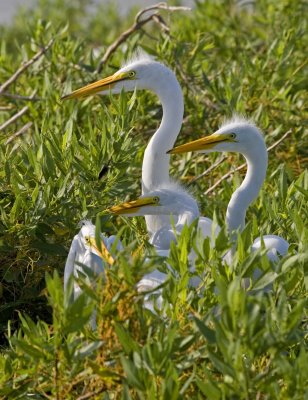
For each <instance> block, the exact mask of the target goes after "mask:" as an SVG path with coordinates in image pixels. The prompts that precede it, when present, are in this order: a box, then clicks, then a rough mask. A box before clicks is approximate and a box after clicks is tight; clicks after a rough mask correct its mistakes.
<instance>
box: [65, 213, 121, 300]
mask: <svg viewBox="0 0 308 400" xmlns="http://www.w3.org/2000/svg"><path fill="white" fill-rule="evenodd" d="M82 225H83V226H82V227H81V229H80V231H79V232H78V234H77V235H75V237H74V239H73V241H72V244H71V247H70V250H69V253H68V257H67V259H66V264H65V268H64V290H67V285H68V280H69V278H70V276H71V275H74V276H75V277H76V278H77V277H78V273H80V272H83V266H86V267H88V268H90V269H91V270H92V271H93V273H94V274H95V275H101V274H104V269H105V267H106V265H107V264H109V265H112V264H113V262H114V257H113V255H112V254H111V253H110V249H111V247H112V245H113V243H114V241H115V240H118V239H117V237H116V236H110V237H109V238H107V237H105V236H103V235H102V234H101V235H100V239H101V243H100V247H101V248H100V249H99V248H98V246H97V244H96V240H95V225H93V224H92V223H91V222H90V221H83V222H82ZM116 248H117V250H121V249H122V248H123V247H122V244H121V243H120V241H118V242H117V245H116ZM79 294H80V287H79V286H78V285H77V283H74V298H75V299H76V298H77V297H78V295H79Z"/></svg>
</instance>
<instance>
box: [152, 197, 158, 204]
mask: <svg viewBox="0 0 308 400" xmlns="http://www.w3.org/2000/svg"><path fill="white" fill-rule="evenodd" d="M153 203H155V204H159V197H158V196H154V197H153Z"/></svg>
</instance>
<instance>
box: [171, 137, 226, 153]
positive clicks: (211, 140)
mask: <svg viewBox="0 0 308 400" xmlns="http://www.w3.org/2000/svg"><path fill="white" fill-rule="evenodd" d="M231 141H232V140H231V139H230V135H228V134H226V135H224V134H218V133H213V135H210V136H206V137H203V138H201V139H198V140H194V141H193V142H189V143H185V144H182V145H181V146H177V147H174V148H173V149H171V150H168V151H167V154H176V153H177V154H179V153H188V152H189V151H200V150H209V149H212V148H213V147H215V146H216V144H217V143H221V142H231Z"/></svg>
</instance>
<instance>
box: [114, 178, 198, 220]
mask: <svg viewBox="0 0 308 400" xmlns="http://www.w3.org/2000/svg"><path fill="white" fill-rule="evenodd" d="M174 186H175V187H173V188H171V189H170V188H161V189H157V190H153V191H151V192H148V193H147V194H146V195H142V196H141V197H139V199H137V200H132V201H128V202H125V203H122V204H119V205H117V206H113V207H111V208H109V209H108V211H109V212H111V213H113V214H116V215H125V216H127V217H136V216H145V215H171V214H172V215H182V214H184V213H185V212H191V213H193V214H196V216H198V215H199V209H198V204H197V202H196V200H195V199H194V198H193V197H192V196H191V195H190V194H189V193H187V192H186V191H184V190H183V189H179V187H178V185H174Z"/></svg>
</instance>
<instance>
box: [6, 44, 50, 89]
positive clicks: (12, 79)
mask: <svg viewBox="0 0 308 400" xmlns="http://www.w3.org/2000/svg"><path fill="white" fill-rule="evenodd" d="M54 41H55V39H51V40H50V41H49V42H48V44H47V45H46V46H45V47H42V48H41V50H40V51H38V52H37V53H36V54H35V55H34V56H33V57H32V58H30V60H28V61H27V62H25V63H24V64H22V65H21V66H20V67H19V68H18V70H17V71H16V72H15V73H14V74H13V75H12V76H11V77H10V78H9V79H8V80H7V81H6V82H4V83H3V84H2V85H1V86H0V95H2V94H3V92H4V91H5V90H6V89H7V88H8V87H9V86H10V85H11V84H12V83H13V82H15V81H16V80H17V79H18V78H19V76H20V75H21V74H22V73H23V72H25V70H26V69H28V68H29V67H30V65H32V64H34V63H35V62H36V61H37V60H39V59H40V58H41V57H42V55H43V54H45V53H46V51H47V50H48V49H49V48H50V47H51V46H52V45H53V43H54ZM6 95H7V94H6Z"/></svg>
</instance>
